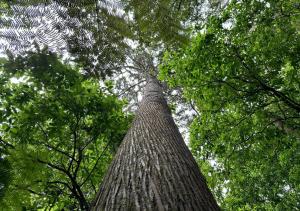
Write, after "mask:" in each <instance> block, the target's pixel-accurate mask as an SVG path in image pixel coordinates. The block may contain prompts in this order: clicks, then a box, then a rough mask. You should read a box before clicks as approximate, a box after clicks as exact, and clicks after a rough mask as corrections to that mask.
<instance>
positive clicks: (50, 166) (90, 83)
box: [0, 49, 131, 210]
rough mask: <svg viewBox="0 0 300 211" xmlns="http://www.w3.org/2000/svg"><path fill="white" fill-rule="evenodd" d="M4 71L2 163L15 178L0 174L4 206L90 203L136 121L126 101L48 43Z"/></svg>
mask: <svg viewBox="0 0 300 211" xmlns="http://www.w3.org/2000/svg"><path fill="white" fill-rule="evenodd" d="M0 74H1V80H0V83H1V86H0V87H1V92H0V112H1V115H0V116H1V124H0V134H1V142H0V143H1V145H0V149H1V162H2V157H3V158H5V160H3V161H7V162H9V164H10V167H11V171H10V173H11V177H12V178H11V181H10V183H7V182H5V181H4V182H3V181H2V180H1V181H0V182H1V184H3V183H4V186H5V189H6V191H5V197H4V198H3V201H2V202H1V208H2V209H4V210H20V209H21V208H23V209H24V208H26V209H46V208H49V209H50V208H52V209H54V210H61V209H62V208H65V209H69V210H78V209H87V208H88V204H89V202H90V201H91V200H92V199H93V198H94V195H95V193H96V191H97V187H98V184H99V183H100V182H101V180H102V177H103V175H104V173H105V171H106V169H107V167H108V164H109V163H110V161H111V159H112V156H113V154H114V152H115V150H116V148H117V147H118V145H119V144H120V142H121V140H122V138H123V136H124V134H125V133H126V131H127V128H128V123H129V122H130V121H131V117H130V116H126V115H125V114H124V113H123V112H122V107H123V106H124V102H122V101H119V100H118V99H117V98H116V96H114V95H112V94H107V93H106V94H105V93H104V92H103V91H102V90H101V89H100V87H99V82H97V81H96V80H93V79H85V78H84V77H83V75H82V74H81V73H80V71H79V70H78V68H76V67H72V66H70V65H66V64H63V63H62V62H61V61H60V60H59V59H58V58H57V56H56V55H55V54H53V53H50V52H48V51H47V50H46V49H44V50H38V53H27V54H26V55H23V56H18V57H14V56H12V55H10V56H9V60H8V61H7V62H2V68H1V73H0ZM110 86H111V85H110ZM2 166H3V165H1V168H2ZM2 172H3V171H2V170H1V169H0V173H1V174H2ZM8 184H9V185H8ZM2 190H3V189H2V188H1V189H0V191H2Z"/></svg>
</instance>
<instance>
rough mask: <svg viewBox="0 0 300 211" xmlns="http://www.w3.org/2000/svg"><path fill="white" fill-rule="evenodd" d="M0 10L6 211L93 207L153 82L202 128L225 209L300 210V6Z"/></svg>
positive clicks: (0, 173) (254, 1) (206, 165)
mask: <svg viewBox="0 0 300 211" xmlns="http://www.w3.org/2000/svg"><path fill="white" fill-rule="evenodd" d="M0 12H1V13H0V18H1V20H0V27H1V30H0V44H1V46H0V53H1V54H0V55H2V54H4V53H5V51H4V50H9V51H8V52H7V56H6V58H2V59H1V61H0V64H1V67H0V209H4V210H16V209H17V210H18V209H45V210H47V209H49V210H51V209H52V210H59V209H69V210H76V209H77V210H80V209H81V210H84V209H87V207H89V205H90V203H91V201H92V199H93V198H94V197H95V193H96V191H97V189H98V184H99V183H100V182H101V180H102V178H103V175H104V174H105V172H106V169H107V166H108V165H109V163H110V162H111V160H112V158H113V157H114V154H115V150H116V149H117V147H118V146H119V144H120V142H121V140H122V138H123V136H124V134H125V133H126V130H127V129H128V125H129V123H130V122H131V120H132V117H131V115H130V114H128V113H126V112H124V111H125V110H126V108H127V109H128V108H136V106H135V105H136V103H137V101H138V97H139V95H140V90H141V87H140V85H143V84H144V82H145V75H146V74H145V72H146V73H147V74H149V73H150V74H152V75H156V74H157V73H159V78H160V80H161V82H162V83H163V85H164V86H163V88H164V91H165V93H166V94H167V98H168V99H169V100H171V102H172V103H171V104H172V105H171V109H172V111H173V114H174V116H175V119H178V120H180V124H182V125H186V124H187V123H188V122H192V123H191V124H190V125H189V127H188V132H189V136H188V140H187V143H188V144H189V147H190V149H191V150H192V153H193V155H194V157H195V158H196V160H197V162H198V165H199V167H200V168H201V171H202V172H203V173H204V175H205V178H206V179H207V182H208V185H209V187H210V188H211V189H212V192H213V194H214V196H215V197H216V199H217V201H218V203H219V205H220V206H221V207H222V208H223V209H224V210H297V209H299V208H300V204H299V202H300V176H299V175H300V154H299V152H300V126H299V125H300V75H299V74H300V58H299V55H300V27H299V24H300V4H299V2H298V0H189V1H182V0H153V1H151V0H146V1H143V3H141V2H140V1H136V0H120V1H111V0H103V1H98V0H96V1H94V0H93V1H92V0H87V1H79V0H76V1H67V0H66V1H65V0H26V1H25V0H24V1H23V0H22V1H20V0H14V1H0ZM44 47H45V48H44ZM63 58H66V60H64V59H63ZM165 83H166V84H167V85H168V86H167V85H166V84H165ZM113 93H118V94H117V95H116V94H113ZM181 95H182V96H181ZM182 97H184V99H182ZM120 98H126V99H127V100H128V102H129V104H127V103H125V101H124V100H121V99H120ZM126 106H128V107H126ZM129 110H134V109H129ZM184 112H186V113H188V114H187V116H188V117H189V118H187V117H186V116H185V115H183V114H184ZM184 129H186V128H184Z"/></svg>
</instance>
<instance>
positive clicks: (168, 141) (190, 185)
mask: <svg viewBox="0 0 300 211" xmlns="http://www.w3.org/2000/svg"><path fill="white" fill-rule="evenodd" d="M92 210H219V207H218V205H217V203H216V201H215V199H214V198H213V196H212V194H211V192H210V191H209V189H208V187H207V185H206V182H205V179H204V177H203V176H202V174H201V173H200V171H199V168H198V166H197V163H196V162H195V160H194V158H193V157H192V154H191V153H190V151H189V150H188V148H187V146H186V145H185V143H184V141H183V139H182V136H181V134H180V133H179V131H178V128H177V126H176V125H175V123H174V120H173V118H172V116H171V112H170V110H169V108H168V105H167V102H166V101H165V99H164V96H163V93H162V90H161V87H160V84H159V82H158V81H157V79H155V78H151V79H149V80H148V83H147V85H146V87H145V92H144V98H143V100H142V101H141V103H140V105H139V109H138V111H137V114H136V117H135V120H134V122H133V124H132V126H131V128H130V129H129V131H128V133H127V135H126V136H125V138H124V140H123V142H122V144H121V146H120V148H119V149H118V152H117V154H116V156H115V159H114V161H113V163H112V164H111V166H110V168H109V170H108V172H107V175H106V177H105V178H104V180H103V182H102V185H101V187H100V190H99V192H98V194H97V196H96V199H95V201H94V205H93V208H92Z"/></svg>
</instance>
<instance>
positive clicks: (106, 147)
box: [80, 141, 110, 187]
mask: <svg viewBox="0 0 300 211" xmlns="http://www.w3.org/2000/svg"><path fill="white" fill-rule="evenodd" d="M109 144H110V141H109V142H108V143H107V144H106V146H105V148H104V149H103V151H102V153H101V154H100V156H99V157H98V158H97V160H96V162H95V165H94V166H93V168H92V170H91V171H90V173H89V174H88V176H87V177H86V178H85V180H84V181H83V182H82V183H81V184H80V187H81V186H82V185H84V183H86V181H87V180H88V179H89V178H90V176H91V175H92V173H93V171H94V170H95V169H96V166H97V164H98V162H99V160H100V159H101V158H102V156H103V155H104V153H105V151H106V150H107V149H108V146H109Z"/></svg>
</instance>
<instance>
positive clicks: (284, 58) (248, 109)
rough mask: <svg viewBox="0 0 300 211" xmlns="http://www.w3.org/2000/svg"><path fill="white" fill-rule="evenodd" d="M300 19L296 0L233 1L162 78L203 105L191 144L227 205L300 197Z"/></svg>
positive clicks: (294, 201)
mask: <svg viewBox="0 0 300 211" xmlns="http://www.w3.org/2000/svg"><path fill="white" fill-rule="evenodd" d="M299 20H300V15H299V5H298V4H297V3H296V1H232V2H231V3H230V4H229V5H228V7H227V8H226V9H225V10H224V11H223V12H222V13H221V14H220V15H216V16H211V17H210V18H209V20H208V22H207V24H206V25H205V30H204V31H203V32H202V33H199V34H197V35H196V36H195V38H194V39H193V41H192V42H191V44H190V45H189V46H188V47H187V48H185V49H182V50H180V51H176V52H168V53H166V54H165V58H164V63H163V65H162V66H161V78H163V79H164V80H166V81H168V83H169V85H170V86H180V87H182V88H183V90H184V95H185V97H186V99H187V100H188V101H190V102H191V103H192V104H193V105H194V107H195V108H196V110H197V112H198V116H197V117H196V118H195V119H194V120H193V123H192V124H191V126H190V133H191V140H190V144H191V148H192V150H193V153H194V155H195V156H196V158H197V159H198V161H199V166H200V167H201V168H202V170H205V173H206V178H207V179H208V181H209V183H210V185H211V187H213V189H214V191H215V194H216V196H217V197H218V198H219V200H220V201H221V202H222V205H223V207H224V208H227V209H229V210H236V209H238V208H239V209H242V210H245V209H246V210H253V209H263V210H265V209H267V210H272V209H274V208H276V209H278V210H283V209H291V208H295V209H296V208H299V201H300V195H299V193H300V189H299V188H300V186H299V182H300V177H299V175H300V174H299V169H300V166H299V163H300V154H299V149H300V142H299V140H300V130H299V129H300V128H299V123H300V95H299V93H300V92H299V91H300V75H299V72H300V60H299V56H298V55H299V52H300V31H299V27H298V25H297V23H298V22H299Z"/></svg>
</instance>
